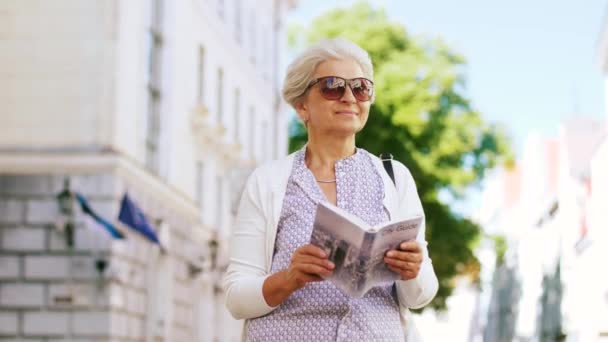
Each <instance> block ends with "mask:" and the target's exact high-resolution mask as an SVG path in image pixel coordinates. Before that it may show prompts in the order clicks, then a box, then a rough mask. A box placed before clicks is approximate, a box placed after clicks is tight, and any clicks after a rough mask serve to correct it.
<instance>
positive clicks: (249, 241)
mask: <svg viewBox="0 0 608 342" xmlns="http://www.w3.org/2000/svg"><path fill="white" fill-rule="evenodd" d="M259 178H260V171H259V169H257V170H255V171H254V172H253V173H252V175H251V176H250V177H249V179H248V180H247V183H246V186H245V189H244V191H243V194H242V196H241V200H240V203H239V208H238V212H237V217H236V220H235V223H234V226H233V230H232V237H231V242H230V260H229V264H228V269H227V271H226V274H225V275H224V279H223V287H224V293H225V300H226V307H227V308H228V311H230V313H231V314H232V316H233V317H234V318H236V319H249V318H255V317H259V316H263V315H266V314H268V313H269V312H271V311H272V310H274V309H275V307H271V306H269V305H268V304H267V303H266V300H265V299H264V295H263V293H262V286H263V285H264V281H265V280H266V278H267V277H268V274H267V272H266V267H265V264H266V263H265V247H266V225H267V220H268V219H267V218H266V217H265V215H264V210H263V208H262V203H263V202H262V199H263V198H264V195H263V190H262V187H261V186H260V185H261V182H260V179H259Z"/></svg>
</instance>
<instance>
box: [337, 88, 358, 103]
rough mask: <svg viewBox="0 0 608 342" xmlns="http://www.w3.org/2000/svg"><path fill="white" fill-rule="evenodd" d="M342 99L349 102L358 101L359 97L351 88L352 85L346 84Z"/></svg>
mask: <svg viewBox="0 0 608 342" xmlns="http://www.w3.org/2000/svg"><path fill="white" fill-rule="evenodd" d="M340 101H342V102H347V103H357V99H356V98H355V94H353V90H352V89H350V85H346V89H345V90H344V95H342V98H341V99H340Z"/></svg>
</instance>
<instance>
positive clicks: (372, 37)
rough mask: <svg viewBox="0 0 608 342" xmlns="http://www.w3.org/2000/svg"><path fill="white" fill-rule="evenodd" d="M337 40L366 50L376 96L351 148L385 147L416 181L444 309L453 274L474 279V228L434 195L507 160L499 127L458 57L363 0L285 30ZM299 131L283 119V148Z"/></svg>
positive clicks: (437, 304)
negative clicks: (475, 97) (471, 91)
mask: <svg viewBox="0 0 608 342" xmlns="http://www.w3.org/2000/svg"><path fill="white" fill-rule="evenodd" d="M338 36H341V37H344V38H347V39H350V40H352V41H354V42H356V43H357V44H359V45H360V46H361V47H363V48H364V49H366V50H367V51H368V52H369V54H370V56H371V58H372V61H373V64H374V70H375V77H374V78H375V84H376V101H375V103H374V104H373V105H372V107H371V110H370V118H369V120H368V123H367V126H366V128H365V129H364V130H363V131H362V132H360V133H359V134H358V136H357V145H358V146H360V147H363V148H365V149H367V150H368V151H370V152H372V153H375V154H379V153H381V152H390V153H392V154H393V155H394V157H395V159H397V160H400V161H401V162H403V163H404V164H405V165H406V166H407V167H408V168H409V169H410V171H411V173H412V175H413V176H414V179H415V181H416V184H417V187H418V192H419V195H420V198H421V200H422V204H423V207H424V210H425V213H426V220H427V232H426V234H427V240H428V242H429V250H430V254H431V258H432V259H433V265H434V268H435V271H436V273H437V276H438V278H439V291H438V294H437V297H436V298H435V300H434V301H433V303H432V304H431V306H432V307H434V308H435V309H444V308H445V306H446V299H447V298H448V297H449V296H450V294H451V293H452V291H453V288H454V280H455V279H456V278H457V277H458V276H462V275H468V276H470V277H471V278H472V279H473V280H474V281H478V276H479V268H480V265H479V261H478V260H477V258H476V257H475V255H474V253H473V248H474V246H475V243H476V241H477V240H478V238H479V235H480V228H479V227H478V225H476V224H475V223H474V222H472V221H471V220H470V219H468V218H466V217H462V216H461V215H459V214H457V213H455V212H454V211H453V210H452V209H451V208H450V205H449V204H446V203H444V202H442V201H440V200H439V194H440V192H443V193H444V194H447V195H451V197H452V198H454V199H456V200H463V196H464V195H465V193H466V190H467V189H469V188H470V187H471V186H474V185H476V184H479V181H480V180H481V179H482V178H483V177H484V174H485V172H486V170H488V169H490V168H492V167H494V166H496V165H497V164H500V163H504V162H507V161H510V160H512V156H511V153H510V149H509V147H508V141H507V138H506V135H505V134H504V133H503V130H502V129H501V128H500V127H498V126H496V125H492V124H489V123H487V122H484V121H483V120H482V118H481V115H480V113H479V112H478V111H477V110H475V109H474V108H473V107H472V105H471V103H470V101H469V99H467V96H466V93H465V77H464V73H465V59H464V57H463V56H461V55H459V54H457V53H455V52H453V51H451V50H450V49H449V48H448V46H446V44H444V43H443V42H442V41H441V40H439V39H434V40H422V39H419V38H418V39H417V38H414V37H412V36H410V35H409V34H408V33H407V32H406V30H405V28H404V27H403V26H402V25H401V24H399V23H395V22H391V21H390V20H389V19H388V18H387V16H386V14H385V12H384V11H383V10H379V9H374V8H372V7H370V6H369V5H368V4H366V3H358V4H355V5H353V6H352V7H350V8H345V9H335V10H331V11H329V12H327V13H325V14H323V15H321V16H319V17H317V18H316V19H315V20H314V21H313V23H312V25H311V26H310V29H308V30H306V29H302V27H299V28H298V30H291V32H290V41H291V42H296V43H297V42H305V43H312V42H315V41H317V40H318V39H320V38H323V37H338ZM306 139H307V136H306V130H305V128H304V127H303V126H302V124H301V123H300V122H299V120H297V119H295V118H294V120H293V121H292V122H291V124H290V150H291V151H294V150H296V149H299V148H300V147H301V146H302V145H303V144H304V143H305V142H306Z"/></svg>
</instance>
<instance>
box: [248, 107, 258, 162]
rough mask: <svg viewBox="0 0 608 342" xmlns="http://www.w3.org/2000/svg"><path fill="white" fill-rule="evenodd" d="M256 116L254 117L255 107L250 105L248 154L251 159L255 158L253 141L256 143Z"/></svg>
mask: <svg viewBox="0 0 608 342" xmlns="http://www.w3.org/2000/svg"><path fill="white" fill-rule="evenodd" d="M255 126H256V118H255V108H253V106H251V107H250V108H249V129H250V131H249V155H250V156H251V159H255V143H256V134H255V133H256V132H255V131H256V129H255Z"/></svg>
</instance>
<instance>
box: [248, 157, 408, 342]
mask: <svg viewBox="0 0 608 342" xmlns="http://www.w3.org/2000/svg"><path fill="white" fill-rule="evenodd" d="M305 149H306V147H304V148H302V149H301V150H300V151H298V152H296V155H295V158H294V164H293V169H292V172H291V176H290V178H289V182H288V185H287V190H286V194H285V199H284V201H283V208H282V211H281V217H280V220H279V225H278V231H277V237H276V242H275V248H274V255H273V259H272V267H271V272H272V273H275V272H278V271H280V270H283V269H286V268H287V267H288V266H289V263H290V260H291V256H292V254H293V253H294V251H295V250H296V249H297V248H298V247H300V246H302V245H305V244H308V243H309V241H310V236H311V233H312V226H313V221H314V216H315V210H316V205H317V203H319V202H320V201H326V198H325V195H324V194H323V192H322V191H321V189H320V188H319V186H318V185H317V182H316V181H315V178H314V176H313V174H312V172H311V171H310V170H309V169H308V168H307V167H306V164H305V163H304V155H305ZM335 174H336V190H337V205H338V207H340V208H343V209H346V210H347V211H349V212H350V213H352V214H355V215H357V216H359V217H360V218H361V219H363V220H364V221H366V222H367V223H369V224H371V225H375V224H378V223H381V222H385V221H388V220H389V217H388V212H387V211H386V209H385V208H384V206H383V204H382V200H383V198H384V186H383V182H382V178H381V176H380V174H378V171H377V169H376V167H375V166H374V165H373V164H372V159H371V156H370V154H369V153H368V152H367V151H365V150H363V149H357V151H356V153H355V154H354V155H352V156H350V157H348V158H345V159H342V160H340V161H338V162H337V163H336V165H335ZM399 317H400V316H399V304H398V302H397V297H396V294H395V293H394V291H392V285H391V284H387V285H384V286H377V287H374V288H372V289H371V290H370V291H369V292H367V293H366V294H365V295H364V296H363V297H362V298H359V299H355V298H351V297H349V296H348V295H346V294H344V293H343V292H342V291H340V290H339V289H338V288H336V287H335V286H334V285H333V284H331V283H330V282H327V281H322V282H314V283H308V284H307V285H306V286H304V287H303V288H302V289H300V290H298V291H296V292H294V293H293V294H292V295H291V296H290V297H289V298H287V299H286V300H285V301H284V302H283V303H282V304H281V305H280V306H279V307H277V308H276V309H275V310H274V311H272V312H271V313H269V314H268V315H265V316H262V317H258V318H254V319H251V320H250V321H249V324H248V325H247V339H248V341H277V342H283V341H307V342H309V341H315V342H317V341H319V342H320V341H404V335H403V331H402V329H401V323H400V318H399Z"/></svg>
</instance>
